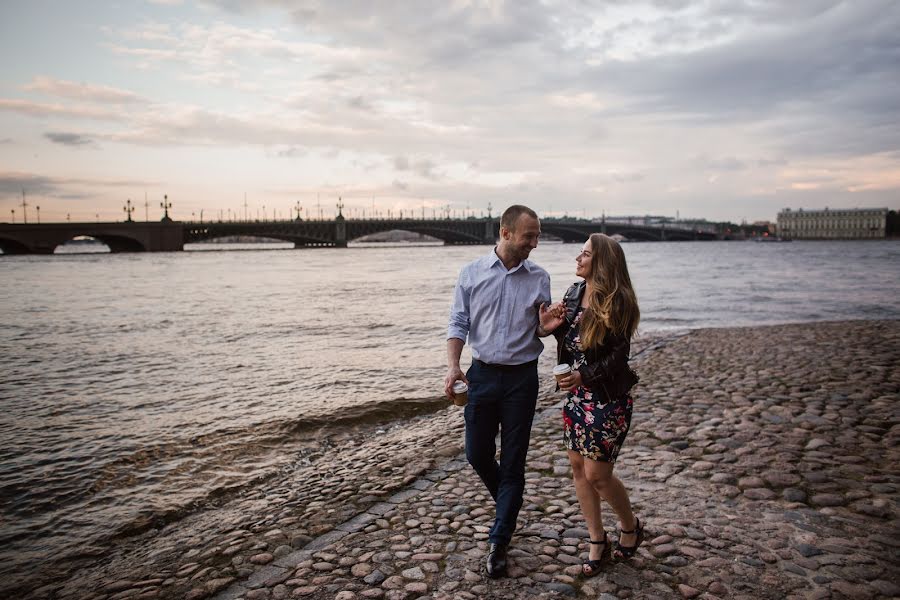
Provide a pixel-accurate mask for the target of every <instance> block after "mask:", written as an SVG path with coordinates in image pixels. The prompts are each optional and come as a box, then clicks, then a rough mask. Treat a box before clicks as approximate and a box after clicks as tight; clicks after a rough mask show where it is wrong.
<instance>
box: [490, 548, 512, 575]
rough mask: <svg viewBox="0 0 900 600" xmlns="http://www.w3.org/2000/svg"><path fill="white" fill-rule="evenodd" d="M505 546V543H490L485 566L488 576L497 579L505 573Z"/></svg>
mask: <svg viewBox="0 0 900 600" xmlns="http://www.w3.org/2000/svg"><path fill="white" fill-rule="evenodd" d="M507 548H508V546H507V545H506V544H491V546H490V548H489V549H488V555H487V564H486V565H485V566H486V568H487V574H488V577H490V578H491V579H497V578H498V577H503V576H504V575H506V550H507Z"/></svg>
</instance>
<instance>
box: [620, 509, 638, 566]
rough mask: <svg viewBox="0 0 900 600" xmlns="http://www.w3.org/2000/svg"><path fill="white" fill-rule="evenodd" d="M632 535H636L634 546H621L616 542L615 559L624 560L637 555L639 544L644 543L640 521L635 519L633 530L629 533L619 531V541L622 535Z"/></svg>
mask: <svg viewBox="0 0 900 600" xmlns="http://www.w3.org/2000/svg"><path fill="white" fill-rule="evenodd" d="M632 533H637V541H636V542H635V543H634V546H623V545H622V544H620V543H619V542H616V549H615V551H614V554H615V556H616V558H617V559H619V560H624V559H629V558H631V557H632V556H634V555H635V554H636V553H637V549H638V548H639V547H640V545H641V542H643V541H644V526H643V525H641V520H640V519H638V518H637V517H635V518H634V529H632V530H631V531H624V530H619V539H622V534H625V535H630V534H632Z"/></svg>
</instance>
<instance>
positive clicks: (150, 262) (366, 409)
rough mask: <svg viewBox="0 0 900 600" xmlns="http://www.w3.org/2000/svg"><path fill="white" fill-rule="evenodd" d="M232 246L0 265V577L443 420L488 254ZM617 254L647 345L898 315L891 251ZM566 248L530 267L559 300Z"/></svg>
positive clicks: (895, 248) (745, 247)
mask: <svg viewBox="0 0 900 600" xmlns="http://www.w3.org/2000/svg"><path fill="white" fill-rule="evenodd" d="M82 248H83V247H82ZM225 248H231V249H232V251H193V252H181V253H162V254H115V255H110V254H96V253H79V254H65V255H63V254H57V255H54V256H3V257H0V280H2V282H3V285H2V288H0V359H2V365H3V370H2V377H0V441H2V443H0V579H8V577H11V576H14V575H19V576H21V575H22V574H23V573H24V572H34V571H35V570H39V569H40V568H41V566H42V565H46V566H48V567H49V566H50V565H51V563H53V562H54V561H59V560H64V559H67V558H73V557H78V556H81V555H84V554H93V555H96V554H97V553H98V550H97V549H98V548H99V549H102V548H103V547H104V545H105V544H108V543H109V542H110V540H111V539H113V538H115V537H116V536H123V535H128V534H129V533H130V532H135V531H139V530H140V528H141V526H142V523H146V522H148V519H151V518H153V517H155V516H159V515H160V514H169V515H178V514H186V513H187V512H190V511H191V510H194V509H197V508H199V507H202V504H203V501H204V499H205V498H208V497H210V496H214V495H216V494H221V493H227V490H228V489H230V488H233V487H237V486H240V485H242V484H244V483H246V482H247V481H249V480H251V479H254V478H256V477H259V476H261V475H264V474H265V473H266V472H267V471H269V470H271V469H273V468H276V467H277V466H278V465H279V464H281V463H282V462H283V460H284V452H283V449H284V448H285V447H286V446H287V445H289V444H292V443H296V442H299V441H303V440H314V439H315V437H316V435H318V434H320V433H321V431H322V430H328V428H329V427H330V426H333V425H330V423H334V422H339V423H341V424H348V423H350V424H352V423H356V422H365V421H366V420H367V419H385V418H388V417H390V416H395V415H399V414H401V413H403V411H404V410H407V409H408V408H409V407H410V406H416V405H422V406H426V405H428V403H431V404H432V405H433V404H434V401H435V399H436V398H437V397H438V396H439V395H440V393H441V391H440V390H441V387H442V378H443V374H444V369H445V341H444V340H445V332H446V321H447V312H448V308H449V301H450V295H451V291H452V287H453V284H454V282H455V279H456V275H457V273H458V270H459V268H460V266H461V265H462V264H464V263H465V262H467V261H470V260H472V259H474V258H476V257H478V256H479V255H482V254H484V253H487V252H489V251H490V248H489V247H487V246H457V247H444V246H440V245H403V244H398V245H394V246H384V245H370V246H368V247H366V246H365V245H358V246H355V247H351V248H347V249H315V250H312V249H307V250H292V249H286V248H285V247H283V246H278V245H272V246H263V245H258V244H256V245H246V246H243V247H234V246H231V247H229V246H221V245H216V246H212V245H206V246H196V247H194V248H193V249H194V250H201V249H202V250H212V249H215V250H222V249H225ZM241 248H243V251H238V250H241ZM251 248H252V250H250V249H251ZM624 248H625V253H626V256H627V259H628V261H629V267H630V270H631V274H632V279H633V281H634V284H635V287H636V291H637V295H638V300H639V302H640V306H641V310H642V317H643V318H642V322H641V327H640V329H639V334H640V335H642V336H648V337H649V336H653V335H654V334H659V333H661V332H667V331H673V330H680V329H687V328H696V327H726V326H735V325H757V324H773V323H784V322H804V321H818V320H839V319H897V318H900V243H898V242H889V241H885V242H836V243H835V242H830V243H829V242H794V243H751V242H680V243H678V242H673V243H631V244H625V245H624ZM578 251H579V248H578V246H576V245H564V244H553V243H544V244H542V245H541V246H539V248H538V249H537V250H536V251H534V252H533V254H532V258H533V259H534V260H535V261H537V262H538V263H539V264H541V265H542V266H544V267H545V268H546V269H547V270H548V271H549V272H550V274H551V277H552V281H553V296H554V299H559V298H560V297H561V296H562V293H563V292H564V291H565V289H566V287H567V286H568V285H569V284H571V283H572V282H573V281H574V280H575V277H574V275H573V272H574V264H575V263H574V257H575V255H576V254H577V253H578ZM547 343H548V345H550V344H553V342H547ZM551 349H552V346H551ZM551 354H552V352H547V353H545V356H546V357H548V358H547V359H546V360H545V361H544V363H542V365H543V366H544V367H546V365H547V364H549V361H550V358H549V355H551ZM467 357H468V353H465V354H464V363H465V364H467V362H468V358H467Z"/></svg>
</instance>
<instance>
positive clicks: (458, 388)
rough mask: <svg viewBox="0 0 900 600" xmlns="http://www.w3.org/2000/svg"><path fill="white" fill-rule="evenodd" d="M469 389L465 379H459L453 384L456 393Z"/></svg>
mask: <svg viewBox="0 0 900 600" xmlns="http://www.w3.org/2000/svg"><path fill="white" fill-rule="evenodd" d="M468 389H469V386H467V385H466V382H465V381H457V382H456V383H454V384H453V393H454V394H461V393H463V392H465V391H468Z"/></svg>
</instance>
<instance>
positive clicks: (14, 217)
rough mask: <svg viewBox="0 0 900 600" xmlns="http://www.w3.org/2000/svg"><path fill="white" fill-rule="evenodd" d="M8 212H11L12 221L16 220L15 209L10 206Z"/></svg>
mask: <svg viewBox="0 0 900 600" xmlns="http://www.w3.org/2000/svg"><path fill="white" fill-rule="evenodd" d="M9 212H10V214H12V222H13V223H15V222H16V209H14V208H11V209H10V210H9Z"/></svg>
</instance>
